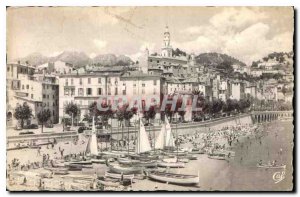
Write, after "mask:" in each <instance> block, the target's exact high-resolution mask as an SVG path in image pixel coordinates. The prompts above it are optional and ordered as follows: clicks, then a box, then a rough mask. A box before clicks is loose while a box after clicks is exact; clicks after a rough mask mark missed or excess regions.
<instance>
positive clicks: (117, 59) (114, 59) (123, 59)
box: [92, 54, 133, 66]
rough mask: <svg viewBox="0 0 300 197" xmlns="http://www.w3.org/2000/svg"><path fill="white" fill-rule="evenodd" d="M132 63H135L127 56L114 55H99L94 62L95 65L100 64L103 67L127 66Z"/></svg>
mask: <svg viewBox="0 0 300 197" xmlns="http://www.w3.org/2000/svg"><path fill="white" fill-rule="evenodd" d="M132 62H133V61H132V60H131V59H130V58H129V57H127V56H125V55H120V56H116V55H114V54H101V55H97V56H96V57H94V58H93V60H92V63H93V64H99V65H101V66H117V65H119V66H127V65H129V64H131V63H132Z"/></svg>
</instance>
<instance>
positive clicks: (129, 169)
mask: <svg viewBox="0 0 300 197" xmlns="http://www.w3.org/2000/svg"><path fill="white" fill-rule="evenodd" d="M106 165H107V166H108V167H109V169H110V171H111V172H113V173H118V174H122V173H123V174H141V173H142V168H141V167H136V166H121V165H120V164H109V163H108V162H106Z"/></svg>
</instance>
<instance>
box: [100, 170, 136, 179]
mask: <svg viewBox="0 0 300 197" xmlns="http://www.w3.org/2000/svg"><path fill="white" fill-rule="evenodd" d="M104 176H105V177H108V178H113V179H120V180H121V179H123V180H124V179H128V180H133V179H134V174H124V175H122V174H117V173H112V172H109V171H106V172H105V175H104Z"/></svg>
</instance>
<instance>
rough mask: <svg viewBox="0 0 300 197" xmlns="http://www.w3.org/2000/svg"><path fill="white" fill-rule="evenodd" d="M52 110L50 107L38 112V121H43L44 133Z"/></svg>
mask: <svg viewBox="0 0 300 197" xmlns="http://www.w3.org/2000/svg"><path fill="white" fill-rule="evenodd" d="M50 117H51V112H50V110H49V109H43V110H41V111H40V112H39V113H38V114H37V118H38V121H39V122H40V123H42V133H43V129H44V124H45V123H46V122H47V121H48V120H49V119H50Z"/></svg>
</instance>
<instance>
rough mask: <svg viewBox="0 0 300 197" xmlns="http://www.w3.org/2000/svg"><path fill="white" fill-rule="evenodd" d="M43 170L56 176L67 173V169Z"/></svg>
mask: <svg viewBox="0 0 300 197" xmlns="http://www.w3.org/2000/svg"><path fill="white" fill-rule="evenodd" d="M45 170H50V171H51V172H52V173H53V174H56V175H65V174H68V173H69V168H45Z"/></svg>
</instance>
